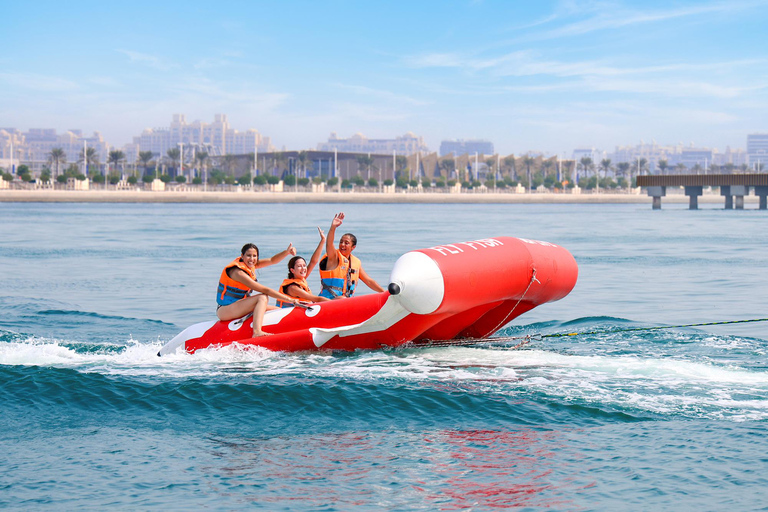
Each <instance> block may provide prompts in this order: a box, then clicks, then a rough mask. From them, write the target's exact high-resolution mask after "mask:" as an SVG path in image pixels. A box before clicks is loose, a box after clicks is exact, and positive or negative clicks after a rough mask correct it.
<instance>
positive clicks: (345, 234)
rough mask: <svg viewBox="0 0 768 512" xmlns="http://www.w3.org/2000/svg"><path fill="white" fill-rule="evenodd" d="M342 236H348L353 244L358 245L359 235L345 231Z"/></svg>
mask: <svg viewBox="0 0 768 512" xmlns="http://www.w3.org/2000/svg"><path fill="white" fill-rule="evenodd" d="M341 236H348V237H349V238H350V239H351V240H352V246H353V247H357V237H356V236H355V235H353V234H352V233H344V234H343V235H341Z"/></svg>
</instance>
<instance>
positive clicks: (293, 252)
mask: <svg viewBox="0 0 768 512" xmlns="http://www.w3.org/2000/svg"><path fill="white" fill-rule="evenodd" d="M289 254H290V255H291V256H296V248H295V247H294V246H293V244H288V248H287V249H285V250H284V251H280V252H279V253H277V254H275V255H274V256H272V257H271V258H264V259H263V260H262V259H260V260H259V262H258V263H257V264H256V268H261V267H268V266H269V265H274V264H275V263H280V262H281V261H282V260H283V258H285V257H286V256H288V255H289Z"/></svg>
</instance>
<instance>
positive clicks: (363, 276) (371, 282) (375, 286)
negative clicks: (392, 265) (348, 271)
mask: <svg viewBox="0 0 768 512" xmlns="http://www.w3.org/2000/svg"><path fill="white" fill-rule="evenodd" d="M360 280H361V281H362V282H364V283H365V284H366V285H368V288H370V289H371V290H373V291H375V292H383V291H384V288H382V287H381V286H379V283H377V282H376V280H375V279H374V278H372V277H371V276H369V275H368V273H367V272H366V271H365V270H363V268H362V267H360Z"/></svg>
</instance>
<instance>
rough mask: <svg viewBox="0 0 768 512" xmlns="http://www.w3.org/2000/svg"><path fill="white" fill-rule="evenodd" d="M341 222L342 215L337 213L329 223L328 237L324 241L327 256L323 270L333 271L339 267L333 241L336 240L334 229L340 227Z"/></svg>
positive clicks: (342, 219)
mask: <svg viewBox="0 0 768 512" xmlns="http://www.w3.org/2000/svg"><path fill="white" fill-rule="evenodd" d="M342 222H344V213H343V212H341V213H337V214H336V216H335V217H333V220H332V221H331V227H330V228H329V229H328V237H327V238H326V240H325V253H326V254H327V255H328V261H326V262H325V270H333V269H335V268H336V267H338V266H339V258H338V255H337V254H336V247H335V246H334V239H335V238H336V228H337V227H339V226H341V223H342Z"/></svg>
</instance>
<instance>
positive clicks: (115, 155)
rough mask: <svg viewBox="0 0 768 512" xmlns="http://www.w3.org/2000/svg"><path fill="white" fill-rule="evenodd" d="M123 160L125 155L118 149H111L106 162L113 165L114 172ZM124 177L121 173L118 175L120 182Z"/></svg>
mask: <svg viewBox="0 0 768 512" xmlns="http://www.w3.org/2000/svg"><path fill="white" fill-rule="evenodd" d="M123 160H125V153H123V152H122V151H120V150H119V149H113V150H111V151H110V152H109V157H108V158H107V161H108V162H109V163H112V164H115V170H117V166H118V165H119V164H120V162H122V161H123ZM123 178H124V176H123V175H122V173H120V179H121V180H122V179H123Z"/></svg>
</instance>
